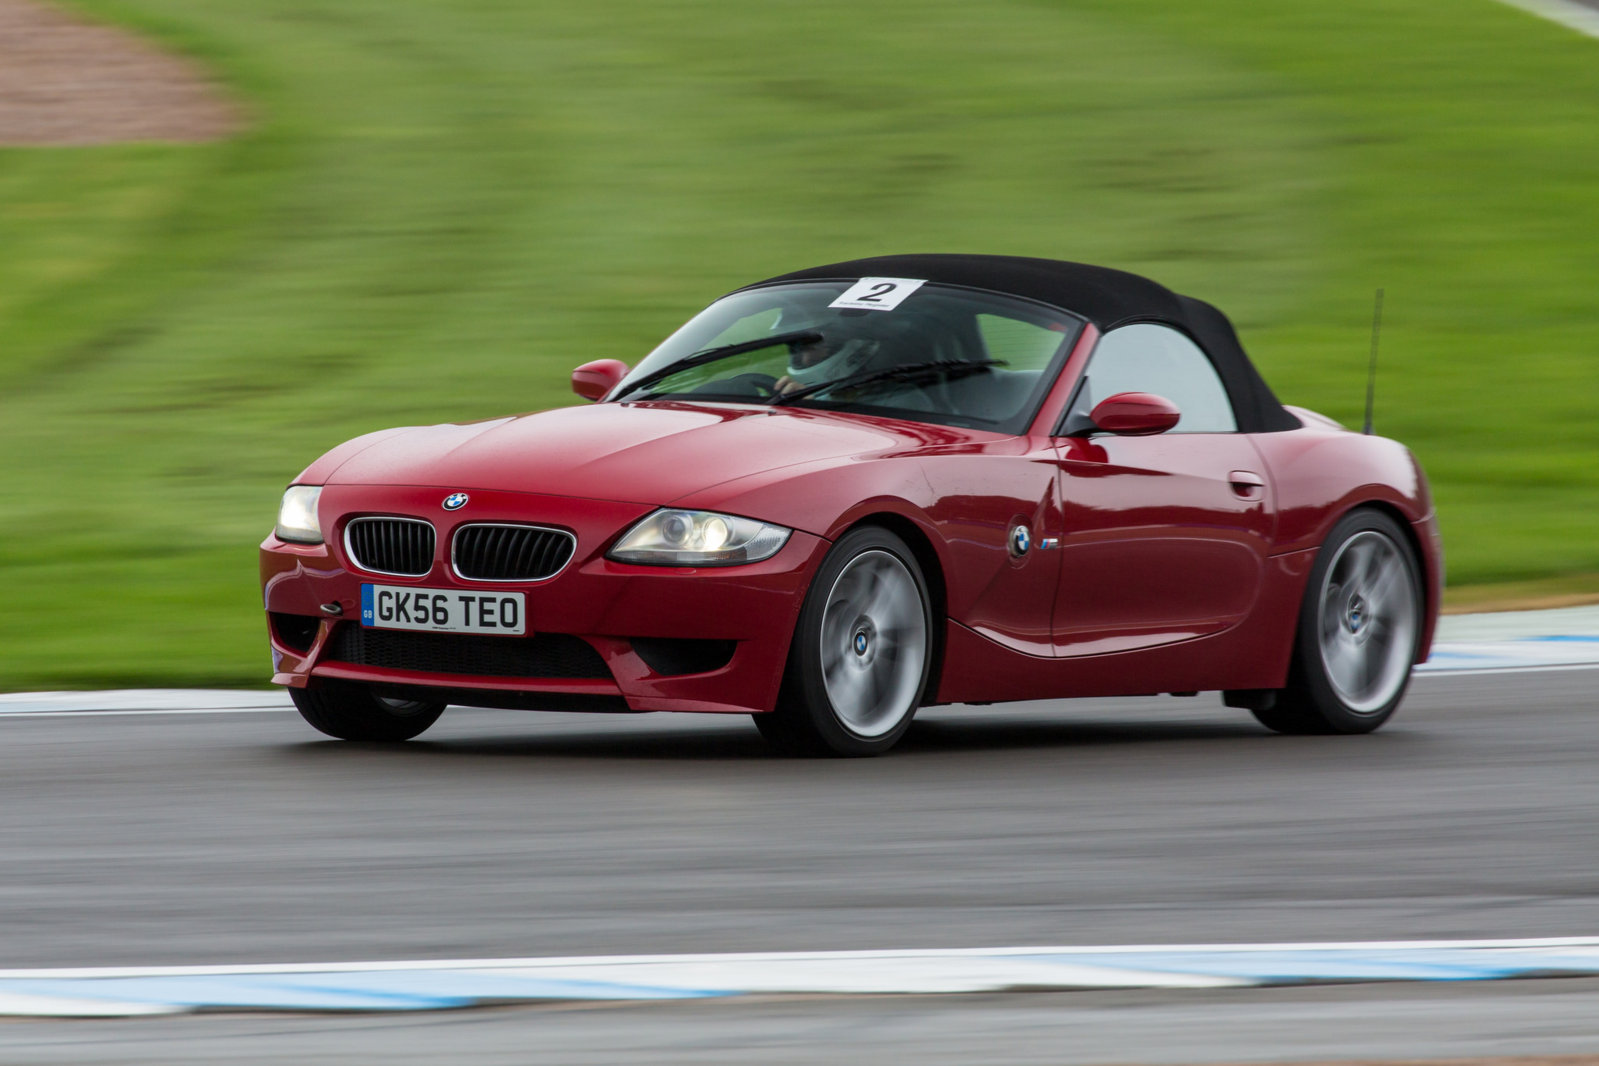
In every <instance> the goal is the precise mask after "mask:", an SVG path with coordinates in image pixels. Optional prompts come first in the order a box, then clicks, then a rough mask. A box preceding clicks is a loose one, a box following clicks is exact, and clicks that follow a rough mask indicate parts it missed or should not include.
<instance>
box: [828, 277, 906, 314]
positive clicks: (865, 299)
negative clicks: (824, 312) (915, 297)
mask: <svg viewBox="0 0 1599 1066" xmlns="http://www.w3.org/2000/svg"><path fill="white" fill-rule="evenodd" d="M925 284H927V282H926V281H925V280H919V279H916V278H862V279H861V280H859V281H857V282H856V283H855V284H853V285H851V286H850V287H849V288H847V289H845V290H844V293H843V295H842V296H840V297H839V298H838V299H836V300H834V301H833V302H832V303H830V304H828V305H827V306H828V307H858V308H860V309H862V310H865V311H892V310H894V308H896V307H898V306H899V305H900V304H901V303H902V302H903V301H904V299H905V297H907V296H909V295H910V294H911V293H913V292H915V291H916V290H917V289H919V288H921V287H922V286H923V285H925Z"/></svg>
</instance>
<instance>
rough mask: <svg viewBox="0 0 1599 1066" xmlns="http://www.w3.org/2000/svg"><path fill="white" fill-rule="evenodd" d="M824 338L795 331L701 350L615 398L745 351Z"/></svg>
mask: <svg viewBox="0 0 1599 1066" xmlns="http://www.w3.org/2000/svg"><path fill="white" fill-rule="evenodd" d="M823 340H824V338H823V337H822V335H821V334H820V333H818V332H817V331H816V330H814V329H796V330H790V331H789V332H787V333H774V334H772V335H771V336H770V337H757V338H756V339H755V340H752V341H739V342H738V343H737V344H723V345H720V346H718V347H715V348H706V349H703V350H702V351H698V352H695V353H693V354H692V355H685V356H684V357H683V358H681V359H678V360H676V361H675V362H671V363H668V364H667V365H666V366H663V367H661V369H659V370H652V371H650V372H649V373H648V374H645V375H644V376H643V377H641V378H639V379H638V380H637V381H631V382H629V383H628V386H627V388H626V389H625V390H624V391H623V392H621V393H619V394H618V395H617V396H616V399H618V400H620V399H621V398H622V397H623V396H627V395H630V394H632V393H635V392H637V391H639V390H640V389H647V388H649V387H650V386H651V385H654V384H655V383H656V382H658V381H663V380H665V379H666V378H669V377H671V376H672V375H673V374H676V373H678V372H680V371H683V370H689V369H692V368H693V367H696V366H703V365H704V364H706V363H714V362H716V360H718V359H726V358H727V357H728V356H730V355H743V354H744V353H745V352H758V351H760V350H761V349H762V348H770V347H772V346H773V345H777V344H821V343H822V341H823Z"/></svg>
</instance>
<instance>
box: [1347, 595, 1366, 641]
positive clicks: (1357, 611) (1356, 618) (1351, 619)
mask: <svg viewBox="0 0 1599 1066" xmlns="http://www.w3.org/2000/svg"><path fill="white" fill-rule="evenodd" d="M1344 624H1345V625H1346V626H1348V627H1349V631H1350V632H1351V633H1359V632H1360V631H1361V630H1362V629H1363V628H1365V625H1366V601H1365V600H1363V599H1361V598H1360V597H1359V596H1351V597H1350V598H1349V608H1348V610H1347V611H1345V612H1344Z"/></svg>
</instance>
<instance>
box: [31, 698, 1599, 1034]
mask: <svg viewBox="0 0 1599 1066" xmlns="http://www.w3.org/2000/svg"><path fill="white" fill-rule="evenodd" d="M1596 691H1599V670H1595V669H1586V668H1568V669H1555V670H1548V671H1539V672H1506V673H1503V674H1495V673H1481V674H1472V675H1465V676H1423V677H1419V678H1418V679H1417V681H1416V682H1415V685H1414V687H1413V689H1412V692H1411V695H1410V697H1409V699H1408V701H1407V703H1406V706H1405V707H1404V708H1403V709H1402V711H1401V713H1400V715H1399V716H1397V717H1396V718H1395V719H1394V721H1393V722H1392V723H1391V724H1390V725H1389V726H1388V727H1387V728H1386V729H1384V730H1383V731H1381V732H1379V733H1377V734H1374V735H1372V736H1369V737H1356V738H1289V737H1278V736H1274V735H1270V734H1268V733H1266V732H1265V731H1264V730H1262V729H1260V728H1259V727H1257V726H1255V725H1254V723H1253V722H1252V721H1251V720H1250V719H1249V718H1248V716H1247V715H1245V714H1243V713H1242V712H1236V711H1230V710H1226V709H1224V708H1222V707H1220V705H1219V703H1218V702H1217V701H1216V700H1215V699H1214V698H1213V697H1199V698H1196V699H1176V698H1159V699H1141V700H1116V701H1071V702H1059V703H1053V704H1037V705H1031V706H1025V707H1023V706H1014V705H1013V706H1007V707H995V708H977V707H973V708H952V709H948V710H937V711H933V712H929V713H927V714H926V716H925V718H922V719H919V720H918V722H917V725H916V727H915V728H914V729H913V731H912V733H911V734H910V736H909V737H908V738H907V741H906V743H905V744H904V745H903V747H902V748H901V749H898V750H896V751H895V752H894V753H892V754H891V755H889V756H886V757H883V758H879V759H875V760H858V761H804V760H786V759H781V758H777V757H774V756H772V755H770V754H769V753H768V751H767V749H766V748H765V746H764V745H763V743H762V742H761V740H760V738H759V737H758V736H757V735H756V733H755V731H754V729H753V727H752V726H751V725H750V724H749V722H748V721H747V720H745V719H720V718H714V717H708V716H707V717H699V716H694V717H673V716H665V715H651V716H614V717H591V716H579V715H542V714H530V713H518V712H501V711H473V710H452V711H451V712H449V713H447V714H446V716H445V717H444V719H442V720H441V721H440V723H439V725H438V726H436V727H435V728H434V729H433V730H432V731H430V732H429V733H428V734H426V735H425V736H424V737H423V738H422V739H421V740H420V741H413V742H411V743H410V744H407V745H401V746H397V747H381V746H375V745H373V746H367V745H350V744H343V743H340V742H336V741H328V740H322V739H320V738H319V737H318V735H317V734H315V733H313V732H311V731H310V730H309V727H307V726H305V725H304V724H303V723H302V722H301V721H300V720H299V718H298V717H297V716H295V715H294V714H293V713H292V712H277V711H272V710H270V709H269V708H251V709H250V712H251V713H221V714H215V715H207V714H184V715H161V714H127V715H104V716H100V715H86V714H77V715H59V716H53V717H31V716H24V715H8V716H3V717H0V801H3V806H0V855H3V856H4V872H3V874H0V945H3V947H4V962H3V965H4V966H5V967H7V968H19V967H33V966H40V967H43V966H79V965H81V966H106V965H184V964H201V963H252V962H257V963H258V962H309V961H358V960H378V959H432V958H436V959H448V958H468V957H478V958H481V957H501V956H534V955H572V954H585V955H588V954H611V953H616V954H634V953H646V952H648V953H655V952H659V953H670V952H706V951H760V950H828V949H851V948H874V947H880V948H906V947H983V946H1000V945H1019V944H1126V943H1174V944H1183V943H1200V942H1225V941H1244V942H1269V941H1284V940H1298V941H1303V940H1375V939H1431V938H1473V937H1532V936H1563V935H1591V934H1594V933H1596V932H1599V869H1596V864H1595V862H1594V860H1593V856H1594V855H1595V854H1599V788H1596V787H1595V782H1596V781H1599V775H1596V774H1595V771H1594V767H1593V753H1594V751H1595V750H1596V747H1599V743H1596V742H1599V713H1596V712H1599V697H1596ZM1596 987H1599V986H1596V985H1595V984H1594V983H1592V982H1588V981H1584V980H1567V981H1533V982H1513V983H1498V984H1493V985H1477V986H1467V985H1449V986H1442V985H1426V986H1418V985H1407V986H1399V985H1365V986H1350V987H1340V988H1313V989H1297V990H1293V989H1266V990H1234V991H1229V992H1215V991H1212V992H1204V993H1182V994H1172V993H1154V992H1149V993H1114V994H1113V993H1062V994H1056V995H1050V996H1042V995H1032V996H993V997H969V996H968V997H926V998H916V999H912V998H907V997H871V998H864V999H850V1000H845V999H838V998H808V999H799V998H796V999H788V1000H772V999H765V1000H751V1001H725V1002H720V1003H715V1004H711V1003H692V1004H685V1003H678V1004H650V1005H624V1006H607V1007H603V1008H600V1007H583V1008H579V1007H572V1006H565V1007H560V1008H544V1009H529V1008H519V1009H506V1010H494V1011H488V1012H479V1013H462V1014H445V1015H430V1016H428V1017H426V1018H421V1017H415V1016H410V1017H402V1016H380V1017H372V1016H366V1017H360V1018H354V1017H345V1018H337V1017H301V1018H273V1019H267V1018H256V1017H248V1016H243V1017H240V1016H233V1017H221V1016H211V1017H187V1018H170V1019H145V1020H140V1021H135V1022H10V1023H4V1024H0V1061H3V1062H13V1061H15V1062H22V1061H27V1062H33V1061H40V1062H55V1061H74V1060H73V1058H72V1056H73V1055H75V1054H76V1055H80V1056H84V1057H83V1058H80V1059H79V1061H118V1062H123V1061H126V1062H138V1061H151V1062H155V1061H174V1062H176V1061H190V1060H189V1059H186V1058H185V1056H187V1055H191V1054H192V1055H193V1056H194V1057H193V1059H192V1061H205V1060H206V1057H207V1056H208V1055H209V1056H210V1057H211V1059H212V1060H215V1059H219V1058H223V1057H225V1058H227V1059H228V1060H229V1061H240V1062H246V1061H278V1060H277V1059H273V1058H270V1057H260V1056H270V1055H280V1054H281V1056H282V1060H283V1061H286V1060H288V1059H290V1058H294V1057H304V1056H305V1055H306V1054H308V1053H310V1051H311V1050H312V1049H323V1050H325V1052H326V1054H321V1053H319V1054H318V1056H317V1057H318V1058H319V1060H320V1061H340V1060H338V1059H336V1058H332V1057H329V1056H332V1055H334V1054H336V1053H340V1052H339V1049H341V1048H344V1049H348V1053H349V1054H350V1055H351V1056H352V1057H351V1058H350V1059H348V1061H363V1059H362V1058H361V1056H363V1055H364V1056H366V1058H365V1059H364V1060H365V1061H371V1060H374V1059H378V1058H381V1059H382V1060H384V1061H414V1062H423V1061H441V1059H440V1048H443V1047H445V1046H447V1045H448V1046H453V1047H454V1048H455V1049H456V1051H457V1052H458V1053H460V1054H461V1055H465V1054H466V1053H467V1052H471V1053H472V1055H473V1056H479V1055H481V1057H472V1058H471V1059H470V1061H482V1062H501V1061H504V1062H512V1061H531V1060H530V1058H529V1057H528V1052H529V1051H530V1050H531V1049H534V1048H538V1047H543V1048H545V1049H546V1050H548V1051H549V1052H551V1054H552V1056H553V1060H554V1061H573V1062H585V1061H595V1062H600V1061H617V1060H618V1059H619V1058H621V1057H626V1058H631V1059H638V1060H643V1061H652V1062H676V1061H684V1062H687V1061H717V1062H720V1061H727V1062H734V1061H752V1058H751V1055H750V1050H751V1049H752V1048H754V1049H758V1050H759V1052H760V1055H759V1057H760V1059H761V1061H768V1062H788V1061H794V1062H800V1061H822V1060H824V1059H828V1060H830V1061H836V1060H839V1059H841V1058H842V1059H844V1060H848V1059H849V1058H850V1057H851V1056H852V1055H857V1054H858V1055H859V1056H860V1057H862V1058H864V1057H871V1058H874V1059H877V1060H879V1061H906V1062H910V1061H917V1062H959V1061H968V1062H969V1061H982V1060H987V1061H1013V1062H1033V1061H1039V1062H1043V1061H1051V1062H1103V1061H1112V1060H1115V1061H1148V1062H1179V1061H1193V1062H1199V1061H1207V1062H1220V1061H1228V1060H1231V1059H1252V1060H1256V1061H1261V1060H1264V1059H1271V1058H1279V1059H1282V1058H1294V1059H1302V1060H1303V1059H1318V1058H1319V1059H1328V1058H1344V1057H1355V1056H1356V1055H1358V1056H1360V1057H1366V1056H1371V1055H1376V1056H1410V1057H1430V1056H1434V1055H1435V1056H1443V1055H1461V1054H1483V1055H1487V1054H1501V1055H1502V1054H1531V1053H1540V1054H1549V1053H1557V1052H1560V1053H1578V1052H1599V1027H1596V1023H1595V1021H1594V1019H1595V1018H1599V1007H1596V1006H1595V1004H1596V1003H1599V996H1596V995H1595V991H1596ZM1294 1033H1301V1034H1304V1036H1303V1038H1302V1039H1301V1038H1297V1037H1294V1035H1293V1034H1294ZM1318 1034H1319V1035H1318ZM85 1042H87V1043H85ZM984 1046H986V1047H988V1048H989V1049H990V1050H991V1051H993V1052H995V1053H996V1054H994V1055H992V1056H988V1055H983V1054H978V1053H977V1052H976V1051H975V1049H977V1048H980V1047H984ZM74 1048H75V1049H76V1050H74ZM1250 1048H1254V1049H1255V1050H1254V1051H1250ZM1427 1048H1431V1049H1433V1050H1432V1051H1430V1052H1427V1051H1425V1050H1424V1049H1427ZM141 1049H142V1050H141ZM429 1049H432V1052H433V1054H432V1055H431V1056H430V1055H429ZM140 1055H144V1056H146V1057H145V1058H139V1057H138V1056H140ZM252 1055H254V1056H257V1057H255V1058H251V1057H249V1056H252ZM518 1055H521V1056H522V1057H520V1058H518V1057H517V1056H518ZM101 1056H108V1057H101ZM497 1056H499V1057H497ZM674 1056H676V1057H674ZM807 1056H809V1057H807ZM457 1061H467V1059H466V1058H458V1059H457Z"/></svg>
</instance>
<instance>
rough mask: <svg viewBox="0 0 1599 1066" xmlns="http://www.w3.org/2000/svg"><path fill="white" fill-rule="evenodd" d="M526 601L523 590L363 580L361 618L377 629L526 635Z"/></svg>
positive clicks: (363, 621)
mask: <svg viewBox="0 0 1599 1066" xmlns="http://www.w3.org/2000/svg"><path fill="white" fill-rule="evenodd" d="M525 607H526V595H525V594H524V593H521V592H473V591H469V590H467V589H419V588H415V587H410V586H400V585H362V586H361V624H362V625H364V626H370V627H372V628H373V629H416V630H422V631H423V632H427V633H499V634H501V635H503V636H522V635H524V634H525V633H526V632H527V612H526V610H525Z"/></svg>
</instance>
